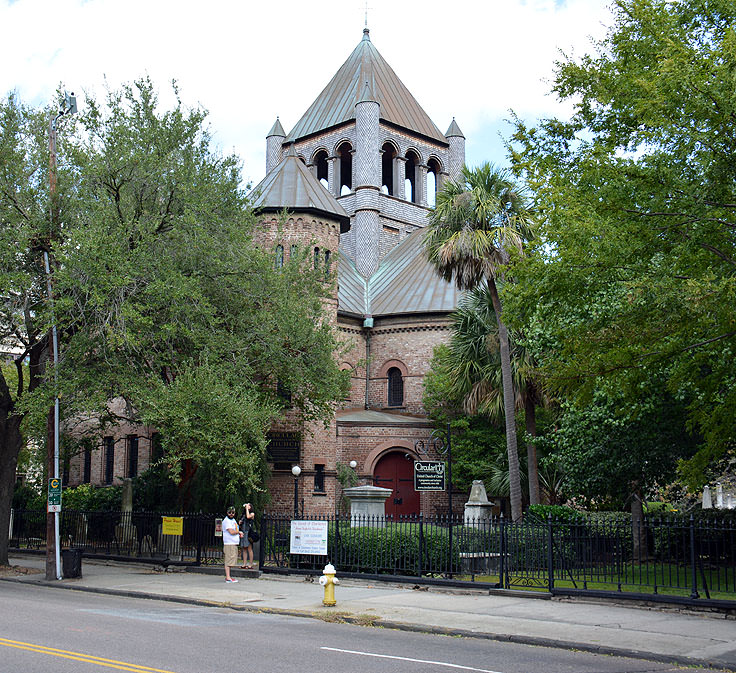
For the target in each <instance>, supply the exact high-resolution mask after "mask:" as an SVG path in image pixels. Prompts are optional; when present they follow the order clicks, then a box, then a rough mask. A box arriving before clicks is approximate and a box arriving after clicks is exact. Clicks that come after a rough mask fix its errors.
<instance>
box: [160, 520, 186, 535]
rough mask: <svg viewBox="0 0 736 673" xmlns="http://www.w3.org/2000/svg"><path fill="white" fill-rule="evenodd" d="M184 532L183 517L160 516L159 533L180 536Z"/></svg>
mask: <svg viewBox="0 0 736 673" xmlns="http://www.w3.org/2000/svg"><path fill="white" fill-rule="evenodd" d="M183 532H184V517H183V516H162V517H161V533H162V534H163V535H181V534H182V533H183Z"/></svg>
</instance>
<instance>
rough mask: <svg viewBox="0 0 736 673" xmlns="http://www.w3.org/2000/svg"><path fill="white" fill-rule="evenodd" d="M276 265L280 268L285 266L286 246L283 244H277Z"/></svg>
mask: <svg viewBox="0 0 736 673" xmlns="http://www.w3.org/2000/svg"><path fill="white" fill-rule="evenodd" d="M274 265H275V266H276V268H277V269H280V268H281V267H282V266H284V246H283V245H280V244H279V245H277V246H276V259H275V260H274Z"/></svg>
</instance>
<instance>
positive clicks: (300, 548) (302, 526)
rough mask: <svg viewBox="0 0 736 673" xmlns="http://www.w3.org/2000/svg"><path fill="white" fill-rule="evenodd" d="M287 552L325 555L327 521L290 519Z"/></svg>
mask: <svg viewBox="0 0 736 673" xmlns="http://www.w3.org/2000/svg"><path fill="white" fill-rule="evenodd" d="M289 553H291V554H317V555H321V556H327V522H326V521H292V522H291V541H290V544H289Z"/></svg>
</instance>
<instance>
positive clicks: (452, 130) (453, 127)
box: [277, 117, 465, 138]
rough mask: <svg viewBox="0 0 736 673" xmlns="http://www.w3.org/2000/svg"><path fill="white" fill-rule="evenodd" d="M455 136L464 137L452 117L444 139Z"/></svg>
mask: <svg viewBox="0 0 736 673" xmlns="http://www.w3.org/2000/svg"><path fill="white" fill-rule="evenodd" d="M277 121H278V120H277ZM456 136H457V137H460V138H464V137H465V136H464V135H463V132H462V131H461V130H460V127H459V126H458V125H457V122H456V121H455V117H453V118H452V123H451V124H450V128H449V129H447V131H445V138H452V137H456Z"/></svg>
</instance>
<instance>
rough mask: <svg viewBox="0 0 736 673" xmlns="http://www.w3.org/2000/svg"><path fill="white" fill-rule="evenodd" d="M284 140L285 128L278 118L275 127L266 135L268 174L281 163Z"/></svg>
mask: <svg viewBox="0 0 736 673" xmlns="http://www.w3.org/2000/svg"><path fill="white" fill-rule="evenodd" d="M284 140H286V133H285V132H284V127H283V126H281V122H280V121H279V118H278V117H276V121H275V122H274V125H273V126H272V127H271V130H270V131H269V132H268V134H267V135H266V173H268V172H270V171H271V169H272V168H273V167H274V166H277V165H278V163H279V162H280V161H281V158H282V154H283V150H282V147H283V144H284Z"/></svg>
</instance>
